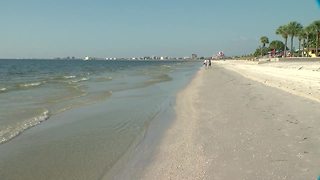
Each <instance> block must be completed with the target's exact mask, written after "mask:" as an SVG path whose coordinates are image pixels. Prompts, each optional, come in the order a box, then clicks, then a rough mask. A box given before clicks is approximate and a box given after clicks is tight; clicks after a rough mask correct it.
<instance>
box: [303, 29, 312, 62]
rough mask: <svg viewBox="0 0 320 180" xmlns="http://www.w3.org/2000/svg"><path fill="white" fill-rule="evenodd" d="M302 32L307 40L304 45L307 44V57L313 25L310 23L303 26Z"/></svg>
mask: <svg viewBox="0 0 320 180" xmlns="http://www.w3.org/2000/svg"><path fill="white" fill-rule="evenodd" d="M303 31H304V33H305V34H306V38H307V42H306V44H305V46H307V57H309V49H310V44H311V42H310V37H311V36H312V35H313V26H312V24H310V25H309V26H307V27H305V28H304V30H303Z"/></svg>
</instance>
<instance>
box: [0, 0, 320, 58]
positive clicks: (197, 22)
mask: <svg viewBox="0 0 320 180" xmlns="http://www.w3.org/2000/svg"><path fill="white" fill-rule="evenodd" d="M319 19H320V9H319V7H318V6H317V4H316V0H268V1H265V0H241V1H240V0H232V1H231V0H220V1H218V0H7V1H5V0H3V1H1V2H0V23H1V25H0V26H1V27H0V58H23V57H33V58H41V57H44V58H51V57H58V56H59V57H63V56H77V57H84V56H95V57H131V56H143V55H150V56H151V55H159V56H160V55H169V56H190V54H191V53H197V54H199V55H202V56H210V55H212V54H215V53H217V52H218V51H224V52H225V54H227V55H238V54H246V53H251V52H252V51H254V50H255V48H256V47H257V46H259V38H260V37H261V36H263V35H266V36H268V37H269V39H270V40H275V39H281V37H280V36H277V35H275V33H274V32H275V29H276V28H277V27H278V26H280V25H282V24H286V23H288V22H289V21H293V20H294V21H298V22H300V23H302V24H303V25H308V24H309V23H311V22H312V21H314V20H319Z"/></svg>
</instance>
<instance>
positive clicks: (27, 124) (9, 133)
mask: <svg viewBox="0 0 320 180" xmlns="http://www.w3.org/2000/svg"><path fill="white" fill-rule="evenodd" d="M49 117H50V113H49V111H48V110H45V111H43V112H42V113H41V114H39V115H38V116H36V117H33V118H30V119H28V120H25V121H22V122H20V123H17V124H16V125H15V126H8V127H6V128H3V129H1V130H0V144H2V143H5V142H7V141H10V140H11V139H13V138H15V137H17V136H18V135H20V134H21V133H22V132H24V131H25V130H27V129H29V128H32V127H34V126H36V125H38V124H40V123H41V122H43V121H45V120H47V119H49Z"/></svg>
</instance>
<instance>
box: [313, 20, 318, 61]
mask: <svg viewBox="0 0 320 180" xmlns="http://www.w3.org/2000/svg"><path fill="white" fill-rule="evenodd" d="M311 26H312V29H313V32H314V33H316V37H317V38H316V56H317V57H318V56H319V52H318V50H319V36H320V20H317V21H314V22H313V23H312V24H311Z"/></svg>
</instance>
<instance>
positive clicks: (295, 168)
mask: <svg viewBox="0 0 320 180" xmlns="http://www.w3.org/2000/svg"><path fill="white" fill-rule="evenodd" d="M237 63H238V62H237ZM235 66H238V65H234V64H230V62H228V63H221V64H220V65H219V66H216V65H214V67H213V68H212V69H207V70H204V69H203V70H201V71H200V72H199V73H198V74H197V76H196V77H195V78H194V80H193V81H192V82H191V84H190V85H189V86H188V87H187V88H186V89H184V90H183V91H182V92H181V93H180V94H179V96H178V98H177V106H176V112H177V118H176V120H175V121H174V123H173V124H172V125H171V127H170V128H169V129H168V130H167V131H166V132H165V134H164V137H163V139H162V141H161V143H160V144H159V145H158V146H157V147H156V151H155V153H154V155H153V156H152V157H151V162H150V164H149V165H148V166H147V167H146V168H145V169H144V171H143V173H142V175H141V178H139V179H217V180H220V179H222V180H224V179H226V180H227V179H249V180H250V179H253V180H256V179H290V180H295V179H297V180H298V179H316V178H317V177H318V176H319V175H320V168H319V165H320V131H319V128H320V121H319V120H320V104H319V103H318V102H316V101H311V100H309V99H306V98H303V97H299V96H295V95H292V94H290V93H287V92H285V91H282V90H279V89H277V88H272V87H268V86H265V85H264V84H263V83H259V82H256V81H252V80H250V79H247V78H244V77H242V76H240V75H239V74H237V73H235V72H232V71H229V70H226V69H225V68H228V69H233V70H235V71H237V72H241V73H242V74H245V73H247V74H245V75H246V76H247V77H250V76H251V75H254V77H255V79H257V80H258V78H257V77H259V78H262V77H266V76H271V77H269V78H268V79H267V80H268V81H269V83H270V82H273V83H276V79H277V78H278V77H282V79H281V80H282V84H285V83H288V82H287V81H286V78H285V77H284V76H286V75H285V74H283V75H282V76H280V74H281V73H279V72H277V71H275V70H273V69H274V68H278V69H279V70H280V68H279V67H276V66H279V65H274V66H275V67H273V66H270V67H269V66H267V65H262V66H261V68H260V71H259V72H262V71H263V72H266V73H268V75H267V74H265V75H264V76H263V75H261V74H260V73H257V72H256V71H255V70H253V69H254V67H256V66H258V65H252V66H251V65H250V64H242V65H241V66H239V67H241V68H238V67H235ZM259 67H260V65H259ZM285 67H286V69H287V70H288V71H291V70H292V71H298V72H300V71H301V70H302V69H300V70H296V68H292V69H290V68H287V67H288V66H287V65H286V66H285ZM263 68H264V69H265V70H262V69H263ZM286 72H287V71H286ZM249 73H252V74H249ZM254 73H255V74H254ZM273 74H276V75H275V76H274V75H273ZM306 74H308V78H306V79H308V80H309V81H308V82H310V83H311V82H314V83H313V84H312V83H311V84H309V86H311V87H315V86H317V84H316V79H315V78H316V77H315V76H313V75H310V76H309V73H306ZM311 74H312V73H311ZM291 75H292V74H291ZM260 76H261V77H260ZM301 76H302V75H300V76H297V77H294V78H292V79H294V80H292V82H294V83H296V81H295V80H296V79H297V80H299V79H300V78H302V77H301ZM309 77H311V78H309ZM259 81H262V82H263V81H264V80H260V79H259ZM290 82H291V81H290ZM296 86H297V87H296V88H298V87H300V85H296ZM301 86H302V85H301ZM309 86H308V89H310V88H309ZM284 87H287V86H286V85H284ZM300 88H301V87H300ZM289 89H291V88H289ZM312 92H313V91H312ZM308 97H309V96H308ZM310 98H311V97H310ZM312 98H315V99H316V98H317V97H312Z"/></svg>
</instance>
